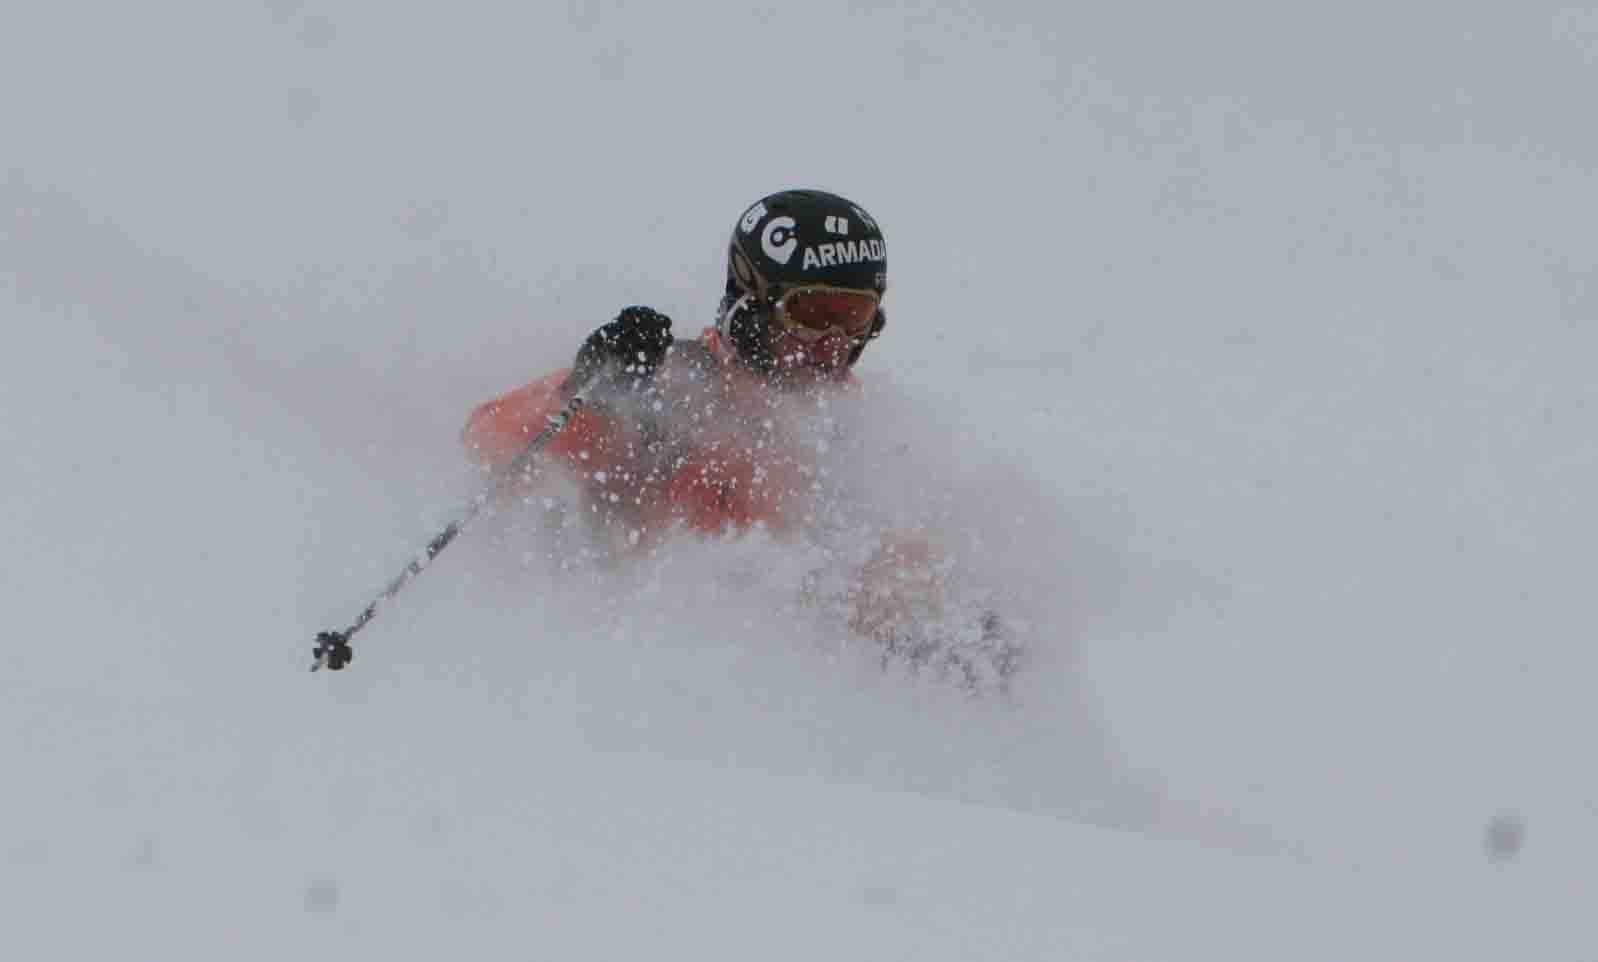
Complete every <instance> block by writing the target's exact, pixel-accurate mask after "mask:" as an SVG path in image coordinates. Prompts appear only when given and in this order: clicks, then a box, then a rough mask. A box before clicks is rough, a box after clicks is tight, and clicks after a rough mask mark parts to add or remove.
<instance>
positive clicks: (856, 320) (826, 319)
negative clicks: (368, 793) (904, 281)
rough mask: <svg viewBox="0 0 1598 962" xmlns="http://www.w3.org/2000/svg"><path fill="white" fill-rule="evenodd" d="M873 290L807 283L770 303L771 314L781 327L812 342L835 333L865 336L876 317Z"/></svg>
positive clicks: (876, 295)
mask: <svg viewBox="0 0 1598 962" xmlns="http://www.w3.org/2000/svg"><path fill="white" fill-rule="evenodd" d="M880 300H881V297H880V296H879V295H878V294H877V292H876V291H862V290H854V289H850V288H845V287H828V286H826V285H825V284H810V285H805V286H803V287H790V288H788V289H787V290H785V291H783V293H782V296H781V297H779V298H777V300H776V302H775V303H774V304H773V305H772V311H771V316H772V317H773V318H775V319H776V321H777V324H778V326H779V327H781V328H782V330H784V331H787V332H788V333H789V334H792V335H793V336H795V337H797V338H799V339H800V340H801V341H815V340H819V339H820V338H822V337H825V336H826V335H828V334H832V333H834V332H837V333H842V334H844V335H845V336H847V337H865V336H866V335H867V334H869V333H871V325H872V323H873V322H875V321H876V319H877V304H878V302H879V301H880Z"/></svg>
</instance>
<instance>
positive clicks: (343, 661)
mask: <svg viewBox="0 0 1598 962" xmlns="http://www.w3.org/2000/svg"><path fill="white" fill-rule="evenodd" d="M596 381H597V378H590V379H589V381H588V382H587V383H585V384H584V385H583V386H582V387H580V388H579V389H578V390H577V392H576V393H575V394H573V395H572V396H571V398H570V399H568V400H567V401H566V403H565V404H563V405H562V406H561V409H560V410H559V411H558V412H557V413H555V414H554V415H551V416H550V418H549V421H548V423H546V424H545V425H544V429H543V430H541V431H539V432H538V434H536V435H534V437H533V439H532V440H531V441H529V442H527V446H526V447H525V448H523V449H522V451H521V453H520V454H518V455H517V456H516V458H515V460H513V461H511V463H510V464H508V465H506V466H505V469H504V470H503V471H501V472H500V473H499V474H498V476H497V477H496V478H495V479H494V482H493V484H492V485H490V486H489V487H488V488H487V489H486V490H484V491H482V492H480V493H479V494H477V495H476V496H475V497H473V498H472V500H471V501H469V502H467V504H466V507H465V509H464V510H463V511H462V512H461V516H460V517H458V518H456V519H455V520H453V521H451V522H450V523H449V524H447V525H445V526H444V529H443V530H442V531H440V532H439V533H438V534H436V535H434V536H433V540H431V541H429V542H428V543H427V547H426V548H424V549H423V550H422V552H421V553H420V554H418V555H417V556H416V557H414V558H412V559H411V560H410V563H409V564H407V565H406V566H405V568H404V569H403V570H402V571H400V573H399V574H397V575H395V576H394V578H393V580H392V581H390V582H389V583H388V585H387V586H386V587H384V588H383V590H382V591H381V592H379V593H378V596H377V597H376V598H373V599H372V601H371V603H370V604H368V605H367V606H366V608H365V610H363V611H362V612H361V614H360V617H358V618H356V619H355V621H353V622H351V623H350V625H349V627H347V628H345V629H344V630H343V631H323V632H318V633H317V635H316V648H315V649H313V653H314V654H315V656H316V661H315V662H313V663H312V665H311V670H312V671H320V670H321V669H323V668H327V669H330V670H332V671H338V670H339V669H341V668H343V667H344V666H345V665H348V664H349V663H350V661H351V660H352V659H353V658H354V657H355V653H354V651H353V650H352V649H351V648H350V639H351V638H353V637H354V636H355V634H356V632H358V631H360V630H361V629H362V628H365V627H366V625H367V623H368V622H370V621H371V620H372V619H373V618H376V617H377V610H378V608H379V606H381V605H382V604H383V603H384V602H386V601H388V600H390V599H391V598H393V597H394V596H395V595H397V594H399V593H400V592H401V591H402V590H404V588H405V586H406V585H407V584H409V583H410V582H411V579H413V578H415V577H416V576H417V575H419V574H421V573H422V571H423V570H424V569H425V568H426V567H427V566H428V565H429V564H432V562H433V559H434V558H436V557H438V555H439V554H440V552H442V551H443V550H444V549H445V548H447V547H449V545H450V542H452V541H454V540H455V538H456V536H457V535H459V534H460V533H461V532H462V531H463V530H465V528H466V526H467V525H469V524H471V523H472V520H473V519H475V518H476V517H477V516H478V514H480V513H482V510H483V508H484V507H486V506H487V505H488V503H489V501H490V500H492V498H493V496H494V495H495V494H497V493H498V492H499V491H500V490H501V489H502V488H504V487H505V486H506V485H507V484H509V483H510V482H511V480H512V479H514V478H517V477H519V476H521V475H523V474H526V473H527V471H528V469H529V468H531V467H532V465H533V460H534V459H535V458H537V457H538V455H539V453H540V452H541V451H543V450H544V447H545V446H546V445H548V444H549V442H550V439H551V438H553V437H554V436H555V435H557V434H559V433H560V432H561V430H562V429H564V428H565V427H566V425H567V424H568V423H570V422H571V419H572V418H573V417H575V416H576V415H577V412H578V411H580V410H582V408H583V406H584V405H585V404H587V403H588V392H589V389H590V388H591V387H592V386H593V385H594V384H595V382H596Z"/></svg>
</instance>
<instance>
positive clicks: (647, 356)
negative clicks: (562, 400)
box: [560, 307, 672, 397]
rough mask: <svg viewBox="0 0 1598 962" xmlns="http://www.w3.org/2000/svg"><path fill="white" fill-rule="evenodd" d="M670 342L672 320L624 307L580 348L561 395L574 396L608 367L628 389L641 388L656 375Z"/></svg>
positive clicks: (657, 313)
mask: <svg viewBox="0 0 1598 962" xmlns="http://www.w3.org/2000/svg"><path fill="white" fill-rule="evenodd" d="M671 340H672V339H671V318H669V317H667V316H666V315H664V314H662V313H660V312H659V311H657V310H655V309H653V308H650V307H626V308H623V309H622V311H621V313H620V314H617V315H616V319H615V320H614V321H611V322H610V323H609V324H606V325H604V326H603V327H601V328H600V329H599V330H597V331H595V332H594V333H592V334H590V335H588V339H587V340H585V341H584V342H583V346H582V347H581V348H579V349H578V351H577V360H576V361H574V362H573V363H572V371H571V374H570V375H569V376H567V378H566V381H565V383H563V384H562V385H561V386H560V392H561V395H562V396H566V397H569V396H571V395H572V394H575V393H576V392H577V389H578V388H580V387H582V386H583V385H584V384H587V383H588V381H589V380H590V379H591V378H592V377H593V376H594V375H595V374H597V373H600V372H601V371H604V370H605V368H607V367H609V368H610V369H611V371H610V373H611V376H612V377H614V378H616V379H617V380H619V381H621V382H623V383H625V384H627V386H629V387H637V386H640V385H642V384H644V383H646V382H647V381H648V380H649V379H650V378H652V377H653V376H654V374H655V369H656V368H658V367H659V366H660V362H661V361H662V360H663V359H664V358H665V356H666V349H667V348H669V347H671Z"/></svg>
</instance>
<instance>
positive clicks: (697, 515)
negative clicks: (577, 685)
mask: <svg viewBox="0 0 1598 962" xmlns="http://www.w3.org/2000/svg"><path fill="white" fill-rule="evenodd" d="M727 261H728V262H727V286H726V291H725V293H724V295H723V297H722V300H721V305H720V308H719V310H718V311H717V314H716V321H715V324H714V326H712V327H708V328H706V329H705V330H704V331H703V332H702V333H701V335H700V336H699V337H698V338H697V339H694V340H674V339H673V338H672V335H671V320H670V319H669V318H668V317H666V316H665V315H664V314H661V313H659V312H658V311H655V310H653V309H651V308H648V307H628V308H625V309H624V310H622V311H621V312H620V313H619V314H618V315H617V316H616V318H615V320H613V321H611V322H610V323H608V324H605V325H604V326H602V327H600V328H599V329H598V330H596V331H595V332H594V333H593V334H592V335H590V336H589V337H588V339H587V340H586V341H584V342H583V345H582V347H581V349H580V350H579V351H578V352H577V357H576V359H575V361H574V362H573V364H572V366H571V367H570V368H568V369H563V370H558V371H555V372H553V373H551V374H548V375H546V376H544V377H541V378H539V379H538V380H536V381H533V382H532V383H531V384H528V385H526V386H524V387H521V388H518V389H516V390H514V391H511V392H510V393H508V394H505V395H504V396H502V397H499V398H497V399H495V400H492V401H489V402H487V403H485V404H482V405H480V406H478V408H477V409H476V410H475V411H474V412H472V415H471V418H470V419H469V421H468V422H467V424H466V428H465V431H464V432H463V440H464V442H465V444H466V446H467V448H468V450H469V451H470V453H471V454H472V456H473V457H474V458H475V459H476V460H477V461H478V463H480V464H483V465H485V466H489V467H495V466H498V465H500V464H503V463H505V462H507V461H509V460H510V459H511V458H513V457H515V455H516V454H517V453H518V452H519V451H520V450H521V449H522V448H523V447H524V446H525V445H526V443H527V439H528V438H529V437H530V436H531V434H532V433H535V432H536V431H537V430H538V429H539V428H540V427H542V426H543V424H544V423H545V421H546V420H547V419H548V418H549V417H550V416H551V415H553V414H554V413H555V412H556V411H558V410H559V409H560V406H561V404H562V402H563V401H564V400H565V399H566V398H568V397H570V396H571V395H572V394H573V393H575V392H576V391H577V390H578V389H579V388H581V387H582V386H584V385H586V384H588V383H589V382H590V381H591V380H593V379H595V378H598V379H600V380H601V382H603V383H604V384H605V388H604V390H603V391H602V393H601V395H600V396H601V398H602V401H603V403H601V404H600V405H597V406H589V407H586V408H584V409H582V410H580V411H579V412H578V414H577V415H576V416H575V417H574V418H573V419H572V421H571V423H570V424H568V425H567V427H566V428H565V429H564V430H563V431H562V432H561V433H560V434H558V435H556V436H555V438H554V439H553V440H552V441H551V442H550V444H549V445H548V446H547V447H546V448H545V449H544V457H545V460H546V462H553V463H555V464H558V465H560V466H561V467H563V468H564V469H565V470H566V473H567V474H568V475H569V476H570V477H571V478H572V479H574V480H575V481H576V482H577V483H578V485H579V488H580V490H581V492H582V495H583V498H584V501H585V508H587V509H588V513H589V514H590V516H593V517H595V518H596V519H597V520H598V521H599V522H600V523H601V524H602V525H605V526H607V527H610V528H613V529H615V532H616V533H617V534H620V535H622V536H623V537H624V538H625V540H627V541H628V542H630V543H631V544H633V545H637V544H640V543H641V544H644V545H647V544H649V543H651V542H652V541H653V540H654V539H656V538H657V537H658V536H659V535H660V534H662V533H663V532H664V531H665V530H667V529H668V528H669V527H671V525H672V523H673V522H681V523H682V524H683V525H684V526H686V527H687V528H689V529H692V530H694V531H697V532H700V533H703V534H716V533H721V532H725V531H728V530H736V531H744V530H747V529H749V528H750V527H752V526H755V525H761V526H764V527H766V528H769V529H772V530H774V531H778V532H781V531H785V530H788V529H791V528H792V527H793V524H794V522H795V521H796V519H797V517H798V515H799V513H800V512H801V511H802V510H803V508H804V504H803V502H804V501H805V498H804V497H803V493H804V492H805V491H806V490H808V489H809V483H808V480H807V479H806V478H805V475H806V473H807V470H806V469H807V467H808V466H807V465H806V464H805V462H804V459H803V458H802V457H801V456H800V455H799V454H798V453H796V452H795V451H793V450H792V449H791V446H790V445H786V444H784V443H782V442H783V441H784V438H782V437H781V436H780V435H781V434H782V428H783V424H782V418H781V417H780V415H781V414H782V412H783V411H785V410H790V409H795V408H796V407H798V406H801V405H805V404H810V405H814V404H816V403H824V402H825V399H826V397H827V396H829V395H834V394H837V393H840V392H849V391H852V390H858V385H857V384H856V382H855V379H854V377H853V375H852V374H851V373H850V369H851V368H852V367H853V366H854V365H855V363H856V362H857V361H859V359H860V356H861V354H862V353H863V352H864V351H865V349H866V346H867V345H868V344H869V343H870V342H871V341H873V340H875V339H876V338H877V337H879V336H880V335H881V334H882V330H883V327H884V325H885V317H884V315H883V311H882V296H883V293H884V291H885V290H886V287H887V253H886V250H885V248H884V244H883V237H882V231H881V230H880V229H879V228H878V226H877V223H876V221H875V220H873V219H872V218H871V216H870V215H869V214H867V213H866V212H865V210H864V209H862V208H861V207H860V206H859V205H857V204H853V203H851V202H849V201H847V200H845V199H844V198H842V197H839V196H837V195H834V194H829V193H824V192H822V191H816V190H790V191H783V192H781V193H777V194H772V195H770V196H768V197H766V198H763V199H762V200H760V201H759V202H757V203H756V204H755V205H754V206H752V207H750V208H749V210H748V211H747V212H745V214H744V215H743V217H742V218H740V220H739V222H738V223H737V225H736V226H735V227H734V229H733V233H732V239H731V241H730V243H729V245H728V251H727Z"/></svg>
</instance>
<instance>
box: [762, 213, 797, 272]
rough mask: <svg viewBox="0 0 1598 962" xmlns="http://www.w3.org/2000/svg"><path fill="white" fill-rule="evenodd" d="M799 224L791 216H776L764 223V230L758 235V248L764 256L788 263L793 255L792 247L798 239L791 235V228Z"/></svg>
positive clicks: (794, 246) (795, 245) (780, 262)
mask: <svg viewBox="0 0 1598 962" xmlns="http://www.w3.org/2000/svg"><path fill="white" fill-rule="evenodd" d="M797 226H799V225H798V224H797V222H795V221H794V219H793V218H792V217H778V218H776V219H775V220H773V221H772V222H771V223H769V224H767V225H766V229H765V231H763V232H762V233H761V235H760V249H761V250H763V251H765V252H766V256H767V257H769V258H771V259H772V260H774V261H776V262H777V263H779V264H786V263H788V259H789V258H790V257H792V256H793V252H794V248H796V247H798V246H799V239H798V238H797V237H795V236H794V235H793V229H794V228H795V227H797Z"/></svg>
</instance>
